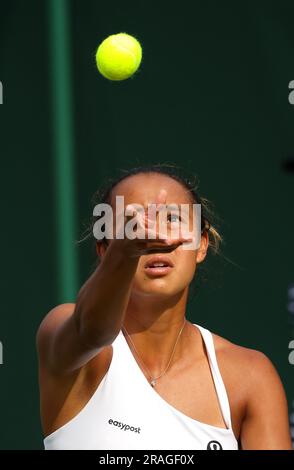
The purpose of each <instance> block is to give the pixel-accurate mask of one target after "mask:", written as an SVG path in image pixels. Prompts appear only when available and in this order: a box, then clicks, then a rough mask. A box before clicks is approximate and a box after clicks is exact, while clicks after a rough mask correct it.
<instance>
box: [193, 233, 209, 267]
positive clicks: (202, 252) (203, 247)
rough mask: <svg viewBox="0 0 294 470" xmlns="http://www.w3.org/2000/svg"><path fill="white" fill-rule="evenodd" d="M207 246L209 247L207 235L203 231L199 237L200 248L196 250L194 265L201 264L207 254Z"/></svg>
mask: <svg viewBox="0 0 294 470" xmlns="http://www.w3.org/2000/svg"><path fill="white" fill-rule="evenodd" d="M208 245H209V238H208V233H207V231H206V230H205V231H204V232H203V234H202V235H201V240H200V246H199V248H198V249H197V254H196V263H197V264H198V263H201V262H202V261H203V260H204V259H205V257H206V254H207V250H208Z"/></svg>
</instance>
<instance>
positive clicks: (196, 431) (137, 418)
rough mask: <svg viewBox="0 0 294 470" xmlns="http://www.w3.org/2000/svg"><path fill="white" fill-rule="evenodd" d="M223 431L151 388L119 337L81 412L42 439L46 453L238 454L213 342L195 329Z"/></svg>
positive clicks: (207, 332)
mask: <svg viewBox="0 0 294 470" xmlns="http://www.w3.org/2000/svg"><path fill="white" fill-rule="evenodd" d="M194 325H195V327H197V328H199V330H200V332H201V335H202V338H203V340H204V344H205V347H206V351H207V356H208V359H209V364H210V368H211V372H212V376H213V380H214V384H215V388H216V392H217V396H218V399H219V404H220V408H221V411H222V414H223V418H224V422H225V423H226V426H227V428H220V427H216V426H211V425H209V424H205V423H202V422H200V421H197V420H195V419H192V418H190V417H189V416H187V415H185V414H184V413H182V412H181V411H179V410H177V409H176V408H174V407H173V406H171V405H170V404H169V403H168V402H166V401H165V400H164V399H163V398H162V397H161V396H160V395H159V394H158V393H157V392H156V391H155V389H154V388H152V387H151V386H150V384H149V382H148V380H147V379H146V377H145V375H144V374H143V372H142V371H141V369H140V367H139V365H138V364H137V362H136V360H135V358H134V356H133V354H132V352H131V349H130V348H129V345H128V343H127V341H126V339H125V337H124V335H123V333H122V330H121V331H120V332H119V334H118V336H117V337H116V338H115V340H114V342H113V343H112V347H113V355H112V360H111V364H110V367H109V369H108V371H107V373H106V375H105V376H104V377H103V379H102V381H101V382H100V384H99V386H98V387H97V389H96V391H95V392H94V394H93V395H92V397H91V398H90V400H89V401H88V403H87V404H86V405H85V406H84V408H83V409H82V410H81V411H80V412H79V413H78V414H77V415H76V416H75V417H74V418H72V419H71V420H70V421H68V422H67V423H66V424H64V425H63V426H61V427H60V428H59V429H57V430H56V431H54V432H53V433H52V434H49V436H47V437H46V438H45V439H44V446H45V449H48V450H55V449H79V450H80V449H92V450H96V449H102V450H116V449H117V450H121V449H126V450H134V449H140V450H173V449H174V450H180V449H190V450H193V449H196V450H201V449H202V450H205V449H210V450H221V449H232V450H238V442H237V440H236V438H235V436H234V433H233V430H232V425H231V414H230V406H229V400H228V396H227V393H226V389H225V386H224V383H223V380H222V377H221V374H220V371H219V368H218V364H217V360H216V354H215V349H214V344H213V337H212V334H211V332H210V331H208V330H207V329H206V328H203V327H201V326H199V325H196V324H194Z"/></svg>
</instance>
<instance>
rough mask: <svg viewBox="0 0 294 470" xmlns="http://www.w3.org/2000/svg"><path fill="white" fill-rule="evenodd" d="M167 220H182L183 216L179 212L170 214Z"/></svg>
mask: <svg viewBox="0 0 294 470" xmlns="http://www.w3.org/2000/svg"><path fill="white" fill-rule="evenodd" d="M167 220H168V221H169V222H179V221H181V217H180V216H179V215H178V214H168V216H167Z"/></svg>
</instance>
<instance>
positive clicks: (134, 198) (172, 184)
mask: <svg viewBox="0 0 294 470" xmlns="http://www.w3.org/2000/svg"><path fill="white" fill-rule="evenodd" d="M161 189H164V190H165V191H166V203H167V204H171V203H176V204H181V203H182V204H184V203H189V202H191V196H190V192H189V190H188V189H186V188H185V187H184V186H183V185H182V184H181V183H179V182H178V181H176V180H174V179H173V178H171V177H169V176H167V175H162V174H158V173H141V174H138V175H132V176H128V177H127V178H126V179H124V180H123V181H121V182H120V183H118V184H117V185H116V186H115V188H114V189H113V191H112V195H111V196H112V197H111V203H112V204H113V203H114V202H115V197H116V196H124V200H125V204H130V203H137V204H142V205H147V204H148V203H149V204H150V203H152V202H153V201H155V200H156V197H157V195H158V193H159V191H160V190H161Z"/></svg>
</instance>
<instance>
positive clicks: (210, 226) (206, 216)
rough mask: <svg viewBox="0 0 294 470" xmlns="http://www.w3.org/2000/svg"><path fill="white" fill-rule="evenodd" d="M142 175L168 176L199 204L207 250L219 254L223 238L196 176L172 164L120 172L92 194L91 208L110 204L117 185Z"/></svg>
mask: <svg viewBox="0 0 294 470" xmlns="http://www.w3.org/2000/svg"><path fill="white" fill-rule="evenodd" d="M142 173H158V174H162V175H165V176H169V177H170V178H172V179H174V180H175V181H177V182H178V183H180V184H181V185H182V187H183V188H184V189H186V190H187V191H188V192H189V194H190V196H191V200H192V203H195V204H197V203H198V204H201V232H202V233H203V232H204V231H207V233H208V239H209V246H208V249H210V251H212V253H213V254H219V252H220V244H221V243H222V242H223V238H222V236H221V235H220V233H219V230H218V228H217V222H216V219H217V216H216V215H215V212H214V210H213V205H212V203H211V201H209V200H208V199H206V198H204V197H201V196H200V194H199V193H198V185H199V182H198V178H197V176H196V175H195V174H193V175H187V173H186V172H184V170H183V169H182V168H180V167H179V166H176V165H174V164H167V163H158V164H152V165H149V166H140V167H136V168H131V169H129V170H120V174H119V175H118V176H117V177H115V178H111V179H108V180H107V182H106V183H105V184H104V185H103V186H102V187H100V188H99V189H98V190H97V191H96V192H95V193H94V195H93V197H92V204H93V206H96V205H97V204H99V203H108V204H110V200H111V193H112V190H113V189H114V187H115V186H116V185H117V184H118V183H120V182H121V181H123V180H125V179H126V178H128V177H130V176H133V175H139V174H142ZM97 219H98V217H97V216H92V218H91V220H90V223H88V224H87V227H86V230H85V231H84V233H83V236H82V238H81V239H80V240H79V242H82V241H84V240H86V239H88V238H92V237H93V227H94V224H95V222H96V220H97ZM95 243H96V240H95Z"/></svg>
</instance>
